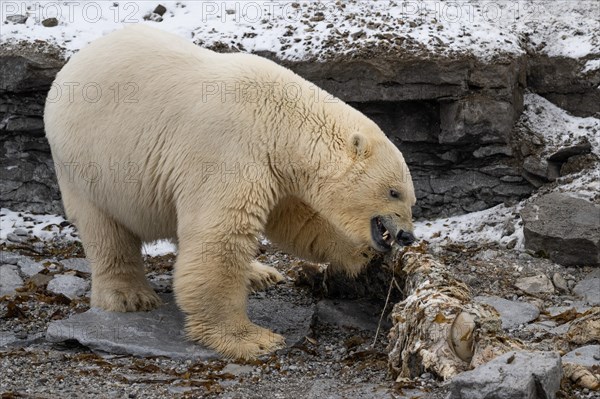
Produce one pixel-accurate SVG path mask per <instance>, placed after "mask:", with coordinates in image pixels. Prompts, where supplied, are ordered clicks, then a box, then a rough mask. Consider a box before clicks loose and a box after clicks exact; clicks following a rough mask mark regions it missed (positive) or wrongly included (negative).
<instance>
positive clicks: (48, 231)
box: [0, 208, 177, 271]
mask: <svg viewBox="0 0 600 399" xmlns="http://www.w3.org/2000/svg"><path fill="white" fill-rule="evenodd" d="M20 230H27V231H28V232H29V235H30V236H31V237H32V238H37V239H39V240H41V241H46V242H49V241H62V242H69V241H71V242H73V241H79V238H78V235H77V233H76V229H75V226H73V225H72V224H71V223H69V222H68V221H67V220H65V218H63V217H62V216H58V215H37V214H33V213H29V212H16V211H11V210H10V209H7V208H1V209H0V243H6V242H8V241H10V240H9V239H8V238H9V235H14V236H17V235H16V234H14V233H13V232H14V231H20ZM19 237H20V236H19ZM176 250H177V248H176V246H175V245H174V244H173V243H171V242H169V241H166V240H159V241H155V242H151V243H146V244H144V246H143V248H142V252H143V253H144V254H145V255H148V256H160V255H166V254H170V253H174V252H176ZM66 267H67V268H69V267H68V266H66ZM75 270H79V269H76V268H75ZM81 271H84V270H81Z"/></svg>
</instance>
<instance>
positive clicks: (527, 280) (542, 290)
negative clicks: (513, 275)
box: [515, 274, 554, 296]
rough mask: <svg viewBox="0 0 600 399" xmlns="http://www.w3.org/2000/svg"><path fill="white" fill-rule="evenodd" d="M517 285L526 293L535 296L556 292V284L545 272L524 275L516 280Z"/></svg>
mask: <svg viewBox="0 0 600 399" xmlns="http://www.w3.org/2000/svg"><path fill="white" fill-rule="evenodd" d="M515 286H516V287H517V288H518V289H520V290H521V291H523V292H525V293H526V294H529V295H533V296H538V295H545V294H554V285H552V281H550V279H549V278H548V277H547V276H546V275H545V274H539V275H537V276H531V277H522V278H520V279H518V280H517V281H516V282H515Z"/></svg>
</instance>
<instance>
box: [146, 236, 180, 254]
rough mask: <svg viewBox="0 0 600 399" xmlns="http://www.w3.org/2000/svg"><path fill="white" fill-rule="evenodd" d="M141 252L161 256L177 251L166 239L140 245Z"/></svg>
mask: <svg viewBox="0 0 600 399" xmlns="http://www.w3.org/2000/svg"><path fill="white" fill-rule="evenodd" d="M142 253H143V254H144V255H148V256H162V255H167V254H174V253H177V246H176V245H175V244H173V243H172V242H171V241H168V240H158V241H154V242H151V243H146V244H144V245H143V246H142Z"/></svg>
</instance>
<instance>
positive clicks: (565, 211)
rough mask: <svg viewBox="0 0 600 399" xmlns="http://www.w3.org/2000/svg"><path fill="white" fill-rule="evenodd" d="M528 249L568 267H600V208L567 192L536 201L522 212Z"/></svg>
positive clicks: (552, 194)
mask: <svg viewBox="0 0 600 399" xmlns="http://www.w3.org/2000/svg"><path fill="white" fill-rule="evenodd" d="M521 218H522V219H523V223H524V227H523V232H524V236H525V248H526V249H528V250H530V251H533V252H536V253H540V254H542V255H546V256H548V257H549V258H550V259H552V260H553V261H555V262H557V263H560V264H562V265H565V266H574V265H591V266H598V265H600V223H599V221H600V206H599V205H596V204H593V203H591V202H589V201H587V200H584V199H580V198H574V197H571V196H569V195H567V194H563V193H551V194H547V195H543V196H541V197H538V198H536V199H535V200H534V201H532V202H530V203H529V204H528V205H526V206H525V207H524V208H523V210H522V211H521Z"/></svg>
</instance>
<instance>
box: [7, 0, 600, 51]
mask: <svg viewBox="0 0 600 399" xmlns="http://www.w3.org/2000/svg"><path fill="white" fill-rule="evenodd" d="M159 4H162V5H164V6H165V7H166V9H167V12H166V13H165V14H164V15H163V16H162V17H158V15H156V14H152V11H153V10H154V9H155V7H156V6H157V5H159ZM598 9H599V7H598V3H597V2H596V0H591V1H589V0H588V1H550V0H518V1H500V2H474V1H450V0H439V1H396V0H379V1H371V0H368V1H367V0H348V1H343V2H336V1H314V0H311V1H284V2H277V1H241V0H240V1H127V2H111V1H101V2H99V1H79V2H56V1H18V2H16V1H15V2H3V5H2V15H1V18H0V21H1V23H3V22H4V21H6V18H7V17H9V16H11V15H26V16H28V19H27V21H26V23H24V24H13V23H7V24H3V25H2V30H3V32H2V36H3V37H2V40H3V41H11V42H13V41H20V40H25V41H35V40H44V41H48V42H52V43H55V44H58V45H59V46H62V47H64V48H65V49H66V55H70V54H72V53H74V52H76V51H77V50H79V49H80V48H82V47H83V46H85V45H86V44H87V43H89V42H90V41H92V40H94V39H96V38H98V37H100V36H103V35H105V34H106V33H108V32H111V31H113V30H115V29H118V28H120V27H122V26H124V25H127V24H132V23H143V24H147V25H152V26H155V27H158V28H160V29H163V30H166V31H169V32H173V33H176V34H179V35H181V36H183V37H186V38H188V39H189V40H194V42H196V43H198V44H201V45H203V46H214V45H218V44H221V45H226V46H230V47H232V48H236V49H239V50H241V51H247V52H258V51H269V52H273V53H275V55H277V56H278V58H280V59H288V60H305V59H312V58H317V59H324V58H327V57H331V56H336V55H340V54H351V53H353V52H354V51H356V50H357V49H368V50H377V51H390V52H396V53H398V52H400V53H402V52H406V51H408V50H423V49H425V50H427V51H429V52H432V53H434V54H446V55H448V54H457V53H467V54H472V55H475V56H477V57H479V58H482V59H490V58H491V57H493V56H494V55H496V54H506V53H512V54H521V53H523V52H524V51H525V50H526V48H528V47H530V48H533V49H535V50H536V51H542V52H545V53H547V54H549V55H553V56H566V57H583V56H586V55H588V54H600V41H599V39H598V35H597V32H598V31H600V22H599V21H600V18H599V14H598V12H599V11H598ZM51 17H56V18H57V19H58V22H59V24H58V26H55V27H44V26H43V25H42V21H43V20H45V19H46V18H51Z"/></svg>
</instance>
